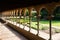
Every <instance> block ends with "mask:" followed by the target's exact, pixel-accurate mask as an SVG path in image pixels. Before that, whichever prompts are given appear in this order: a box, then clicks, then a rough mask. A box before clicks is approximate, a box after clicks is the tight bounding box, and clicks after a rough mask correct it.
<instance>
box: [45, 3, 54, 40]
mask: <svg viewBox="0 0 60 40" xmlns="http://www.w3.org/2000/svg"><path fill="white" fill-rule="evenodd" d="M54 7H55V5H54V3H53V4H48V5H46V8H47V10H48V19H49V31H50V34H49V35H50V38H49V40H52V33H51V31H52V26H51V21H52V13H53V9H54Z"/></svg>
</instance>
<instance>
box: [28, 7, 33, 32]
mask: <svg viewBox="0 0 60 40" xmlns="http://www.w3.org/2000/svg"><path fill="white" fill-rule="evenodd" d="M28 11H29V23H28V24H29V32H30V30H31V18H32V13H31V11H32V7H29V8H28Z"/></svg>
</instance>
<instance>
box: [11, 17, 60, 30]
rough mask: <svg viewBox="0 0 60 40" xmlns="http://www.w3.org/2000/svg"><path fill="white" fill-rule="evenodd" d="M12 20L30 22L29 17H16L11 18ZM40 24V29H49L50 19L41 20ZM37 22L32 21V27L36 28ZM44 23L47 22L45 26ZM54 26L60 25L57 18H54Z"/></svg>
mask: <svg viewBox="0 0 60 40" xmlns="http://www.w3.org/2000/svg"><path fill="white" fill-rule="evenodd" d="M11 19H12V21H13V20H14V21H16V22H19V23H20V22H22V23H24V22H25V23H29V20H28V19H29V18H28V19H27V18H26V19H23V18H22V19H16V18H11ZM39 23H40V25H39V29H42V30H43V29H48V27H47V26H46V25H49V21H48V20H40V22H39ZM36 24H37V22H36V21H32V22H31V27H32V28H34V29H37V25H36ZM42 24H46V25H45V26H43V25H42ZM52 26H57V27H60V21H57V20H52Z"/></svg>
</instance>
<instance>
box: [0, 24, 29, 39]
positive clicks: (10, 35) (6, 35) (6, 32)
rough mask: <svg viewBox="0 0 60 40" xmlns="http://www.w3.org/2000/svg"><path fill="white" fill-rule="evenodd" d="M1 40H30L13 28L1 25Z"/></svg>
mask: <svg viewBox="0 0 60 40" xmlns="http://www.w3.org/2000/svg"><path fill="white" fill-rule="evenodd" d="M0 40H28V39H26V38H25V37H23V36H22V35H20V34H19V33H17V32H15V31H14V30H12V29H11V28H9V27H7V26H5V25H4V24H2V23H0Z"/></svg>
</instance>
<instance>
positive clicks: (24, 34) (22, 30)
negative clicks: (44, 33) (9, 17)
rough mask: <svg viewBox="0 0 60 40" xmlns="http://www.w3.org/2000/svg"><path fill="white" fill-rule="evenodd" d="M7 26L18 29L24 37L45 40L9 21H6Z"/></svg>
mask: <svg viewBox="0 0 60 40" xmlns="http://www.w3.org/2000/svg"><path fill="white" fill-rule="evenodd" d="M7 25H8V26H10V27H11V28H13V29H15V30H16V31H18V32H19V33H20V34H22V35H23V36H25V37H26V38H28V39H29V40H45V39H43V38H41V37H39V36H37V35H34V34H32V33H30V32H28V31H26V30H24V29H21V28H20V27H17V26H16V25H13V24H11V23H9V22H8V23H7Z"/></svg>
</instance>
